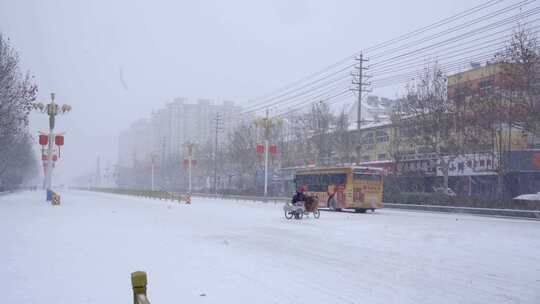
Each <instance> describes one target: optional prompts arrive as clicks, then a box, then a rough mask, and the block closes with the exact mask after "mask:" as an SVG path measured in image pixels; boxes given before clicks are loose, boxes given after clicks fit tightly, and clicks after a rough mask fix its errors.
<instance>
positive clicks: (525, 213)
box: [82, 188, 540, 220]
mask: <svg viewBox="0 0 540 304" xmlns="http://www.w3.org/2000/svg"><path fill="white" fill-rule="evenodd" d="M82 190H91V191H98V192H107V193H114V194H127V195H135V196H141V197H147V198H158V199H171V200H178V201H179V202H180V201H181V200H182V197H184V198H186V197H187V196H188V195H187V194H181V193H177V192H166V191H146V190H128V189H103V188H90V189H82ZM191 197H206V198H215V199H232V200H244V201H256V202H263V203H285V202H287V201H289V200H290V198H288V197H261V196H250V195H226V194H209V193H193V194H192V195H191V196H189V199H191ZM384 206H385V208H390V209H405V210H416V211H430V212H444V213H462V214H473V215H488V216H498V217H515V218H528V219H535V220H540V210H517V209H490V208H475V207H455V206H440V205H416V204H396V203H385V204H384Z"/></svg>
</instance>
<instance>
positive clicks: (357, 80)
mask: <svg viewBox="0 0 540 304" xmlns="http://www.w3.org/2000/svg"><path fill="white" fill-rule="evenodd" d="M356 61H358V66H356V69H357V70H358V74H356V75H355V74H353V82H352V83H353V85H357V86H358V87H357V88H355V89H354V91H358V108H357V112H356V116H357V120H356V130H357V131H358V144H359V148H361V144H362V133H361V132H362V131H361V129H362V93H364V92H371V90H368V89H367V88H366V87H367V86H369V85H371V83H369V82H366V81H365V80H366V79H367V78H369V76H368V75H366V74H365V73H364V70H367V69H368V67H366V66H364V62H366V61H368V60H367V59H365V58H364V54H363V53H360V56H358V57H357V58H356ZM358 151H360V150H358ZM360 155H361V153H360V152H359V153H358V155H357V157H358V161H360Z"/></svg>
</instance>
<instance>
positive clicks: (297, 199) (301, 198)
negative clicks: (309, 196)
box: [292, 187, 306, 205]
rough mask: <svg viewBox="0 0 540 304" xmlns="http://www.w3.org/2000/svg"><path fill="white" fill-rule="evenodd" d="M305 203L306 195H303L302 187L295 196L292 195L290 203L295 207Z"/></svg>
mask: <svg viewBox="0 0 540 304" xmlns="http://www.w3.org/2000/svg"><path fill="white" fill-rule="evenodd" d="M305 201H306V195H305V194H304V187H300V188H299V189H298V191H296V194H294V196H293V198H292V203H293V204H294V205H297V204H298V203H301V202H305Z"/></svg>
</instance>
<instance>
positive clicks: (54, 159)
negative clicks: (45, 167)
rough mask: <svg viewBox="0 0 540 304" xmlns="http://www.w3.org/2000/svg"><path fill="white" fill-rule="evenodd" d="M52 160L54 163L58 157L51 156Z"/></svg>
mask: <svg viewBox="0 0 540 304" xmlns="http://www.w3.org/2000/svg"><path fill="white" fill-rule="evenodd" d="M52 160H53V161H54V162H55V161H57V160H58V155H56V154H55V155H53V156H52Z"/></svg>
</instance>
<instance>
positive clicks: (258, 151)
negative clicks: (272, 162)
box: [257, 144, 264, 154]
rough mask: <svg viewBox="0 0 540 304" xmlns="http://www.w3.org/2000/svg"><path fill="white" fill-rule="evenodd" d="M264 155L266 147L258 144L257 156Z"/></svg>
mask: <svg viewBox="0 0 540 304" xmlns="http://www.w3.org/2000/svg"><path fill="white" fill-rule="evenodd" d="M263 153H264V145H261V144H257V154H263Z"/></svg>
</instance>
